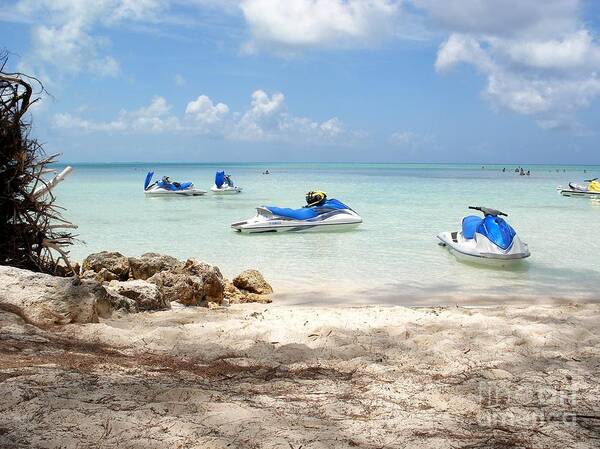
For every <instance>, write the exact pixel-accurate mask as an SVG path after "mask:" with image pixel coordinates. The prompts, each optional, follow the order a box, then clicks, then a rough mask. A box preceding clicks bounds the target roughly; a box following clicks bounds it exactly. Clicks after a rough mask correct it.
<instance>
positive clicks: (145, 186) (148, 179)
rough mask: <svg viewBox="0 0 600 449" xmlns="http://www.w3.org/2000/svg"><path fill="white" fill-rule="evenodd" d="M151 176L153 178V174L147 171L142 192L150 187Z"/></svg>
mask: <svg viewBox="0 0 600 449" xmlns="http://www.w3.org/2000/svg"><path fill="white" fill-rule="evenodd" d="M152 176H154V172H153V171H149V172H148V174H147V175H146V180H145V181H144V190H146V189H147V188H148V186H149V185H150V181H152Z"/></svg>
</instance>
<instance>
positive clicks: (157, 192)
mask: <svg viewBox="0 0 600 449" xmlns="http://www.w3.org/2000/svg"><path fill="white" fill-rule="evenodd" d="M205 193H206V191H205V190H200V189H194V188H191V189H185V190H166V189H161V188H156V187H151V188H149V189H148V190H145V191H144V194H146V195H148V196H202V195H204V194H205Z"/></svg>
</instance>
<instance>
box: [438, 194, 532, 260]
mask: <svg viewBox="0 0 600 449" xmlns="http://www.w3.org/2000/svg"><path fill="white" fill-rule="evenodd" d="M469 209H473V210H478V211H480V212H482V213H483V215H484V217H483V218H481V217H479V216H475V215H470V216H467V217H464V218H463V220H462V229H461V231H458V232H442V233H441V234H439V235H438V236H437V237H438V239H440V241H441V245H442V246H445V247H447V248H448V250H450V252H451V253H452V254H454V256H456V258H457V259H459V260H463V261H471V262H482V263H491V264H497V265H506V264H509V263H514V262H518V261H520V260H522V259H525V258H527V257H529V255H530V253H529V248H528V246H527V244H526V243H523V242H522V241H521V239H520V238H519V237H518V236H517V234H516V232H515V230H514V229H513V228H512V227H511V226H510V225H509V224H508V223H507V222H506V221H505V220H504V219H503V218H501V217H502V216H504V217H506V216H507V215H506V214H505V213H503V212H500V211H498V210H495V209H488V208H487V207H473V206H471V207H469Z"/></svg>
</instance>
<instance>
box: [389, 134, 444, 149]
mask: <svg viewBox="0 0 600 449" xmlns="http://www.w3.org/2000/svg"><path fill="white" fill-rule="evenodd" d="M390 140H391V142H392V143H393V144H394V145H397V146H399V147H407V148H412V149H415V148H417V147H421V146H424V145H429V144H432V143H433V141H434V138H433V137H432V136H428V135H423V134H418V133H415V132H412V131H397V132H395V133H393V134H392V135H391V136H390Z"/></svg>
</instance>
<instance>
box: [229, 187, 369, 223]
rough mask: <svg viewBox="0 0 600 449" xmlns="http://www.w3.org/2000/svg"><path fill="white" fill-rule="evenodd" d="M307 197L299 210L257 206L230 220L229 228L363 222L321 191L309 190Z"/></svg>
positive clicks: (342, 204)
mask: <svg viewBox="0 0 600 449" xmlns="http://www.w3.org/2000/svg"><path fill="white" fill-rule="evenodd" d="M306 199H307V206H305V207H303V208H301V209H288V208H282V207H274V206H261V207H257V208H256V212H257V213H256V216H254V217H252V218H250V219H248V220H245V221H240V222H237V223H232V224H231V227H232V228H233V229H235V230H236V231H238V232H243V233H259V232H300V231H338V230H345V229H352V228H355V227H357V226H358V225H360V224H361V223H362V218H361V217H360V215H358V214H357V213H356V212H355V211H354V210H352V209H350V208H349V207H348V206H346V205H345V204H344V203H342V202H341V201H338V200H336V199H334V198H331V199H328V198H327V195H326V194H325V193H324V192H309V193H307V195H306Z"/></svg>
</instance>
